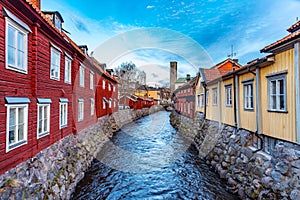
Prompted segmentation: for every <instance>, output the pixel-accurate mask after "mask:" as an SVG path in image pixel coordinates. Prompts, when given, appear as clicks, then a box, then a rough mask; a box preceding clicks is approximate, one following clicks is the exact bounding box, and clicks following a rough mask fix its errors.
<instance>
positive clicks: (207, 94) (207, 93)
mask: <svg viewBox="0 0 300 200" xmlns="http://www.w3.org/2000/svg"><path fill="white" fill-rule="evenodd" d="M208 96H209V92H208V90H206V99H205V101H206V105H208Z"/></svg>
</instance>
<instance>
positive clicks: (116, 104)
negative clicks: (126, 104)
mask: <svg viewBox="0 0 300 200" xmlns="http://www.w3.org/2000/svg"><path fill="white" fill-rule="evenodd" d="M116 105H117V103H116V99H114V108H115V107H116Z"/></svg>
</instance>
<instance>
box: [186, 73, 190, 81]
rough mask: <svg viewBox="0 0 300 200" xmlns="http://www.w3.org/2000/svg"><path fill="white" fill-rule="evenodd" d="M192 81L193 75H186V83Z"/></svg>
mask: <svg viewBox="0 0 300 200" xmlns="http://www.w3.org/2000/svg"><path fill="white" fill-rule="evenodd" d="M190 80H191V75H190V74H187V75H186V81H187V82H188V81H190Z"/></svg>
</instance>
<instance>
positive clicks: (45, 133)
mask: <svg viewBox="0 0 300 200" xmlns="http://www.w3.org/2000/svg"><path fill="white" fill-rule="evenodd" d="M0 9H1V10H2V12H1V15H0V30H1V31H0V50H1V51H0V94H1V98H0V154H1V157H0V174H2V173H4V172H5V171H7V170H9V169H10V168H12V167H14V166H16V165H17V164H18V163H20V162H22V161H25V160H27V159H28V158H30V157H32V156H34V155H36V154H37V153H38V152H40V151H41V150H42V149H44V148H46V147H48V146H50V145H51V144H53V143H54V142H56V141H58V140H60V139H61V138H63V137H65V136H67V135H69V134H76V133H77V132H78V131H81V130H83V129H84V128H86V127H88V126H90V125H92V124H94V123H96V122H97V118H98V117H100V116H103V115H106V114H110V113H112V112H115V111H117V110H118V102H117V92H118V88H117V82H118V81H117V79H116V78H114V77H112V76H111V75H110V74H109V73H107V72H106V71H105V70H104V69H103V68H102V67H101V66H100V65H99V64H98V63H97V62H95V60H94V59H92V58H90V57H89V56H88V54H87V48H86V47H84V46H80V47H79V46H77V45H76V44H75V43H74V42H73V41H72V40H71V39H70V38H69V37H68V36H67V35H66V34H65V33H64V32H63V29H62V24H63V18H62V16H61V15H60V13H59V12H56V11H55V12H45V13H43V12H41V10H40V1H39V0H6V1H0ZM104 81H105V84H106V87H105V89H102V87H103V86H102V83H104ZM109 88H110V89H109ZM98 91H100V92H98ZM103 99H106V100H107V101H106V104H107V109H103V105H102V103H103V101H102V100H103ZM107 102H108V103H107ZM110 104H111V105H110Z"/></svg>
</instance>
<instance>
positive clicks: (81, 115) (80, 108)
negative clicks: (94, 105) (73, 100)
mask: <svg viewBox="0 0 300 200" xmlns="http://www.w3.org/2000/svg"><path fill="white" fill-rule="evenodd" d="M83 119H84V99H78V122H80V121H83Z"/></svg>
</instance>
